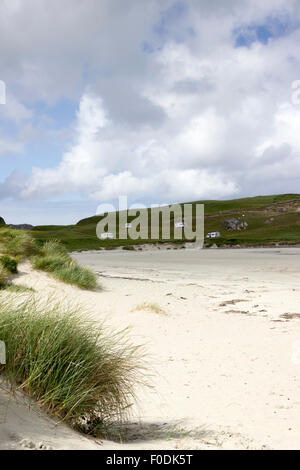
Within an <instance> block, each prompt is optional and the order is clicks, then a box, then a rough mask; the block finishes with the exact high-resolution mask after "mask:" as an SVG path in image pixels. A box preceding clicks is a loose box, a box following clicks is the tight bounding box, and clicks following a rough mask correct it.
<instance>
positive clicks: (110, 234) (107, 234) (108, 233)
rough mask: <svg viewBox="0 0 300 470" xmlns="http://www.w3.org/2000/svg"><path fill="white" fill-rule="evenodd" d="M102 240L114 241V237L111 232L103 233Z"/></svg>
mask: <svg viewBox="0 0 300 470" xmlns="http://www.w3.org/2000/svg"><path fill="white" fill-rule="evenodd" d="M100 238H101V240H107V239H113V238H114V236H113V234H112V233H110V232H103V233H101V235H100Z"/></svg>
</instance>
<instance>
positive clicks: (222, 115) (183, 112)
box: [0, 0, 300, 225]
mask: <svg viewBox="0 0 300 470" xmlns="http://www.w3.org/2000/svg"><path fill="white" fill-rule="evenodd" d="M299 45H300V2H299V0H264V1H263V2H262V1H261V0H226V2H225V1H224V0H179V1H174V0H51V2H50V1H49V0H26V1H24V0H0V103H1V104H0V216H2V217H4V219H5V220H6V222H7V223H31V224H34V225H37V224H69V223H76V222H77V221H78V220H79V219H80V218H83V217H88V216H91V215H93V214H95V213H97V208H98V206H99V205H101V204H104V203H110V204H113V205H114V206H115V207H116V209H118V202H117V201H118V198H119V196H127V197H128V202H129V204H145V205H148V206H149V205H150V204H167V203H176V202H187V201H195V200H202V199H233V198H238V197H246V196H253V195H260V194H279V193H299V192H300V47H299ZM4 84H5V104H2V102H3V101H4V100H3V99H2V101H1V96H2V98H3V93H4Z"/></svg>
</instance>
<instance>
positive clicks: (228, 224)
mask: <svg viewBox="0 0 300 470" xmlns="http://www.w3.org/2000/svg"><path fill="white" fill-rule="evenodd" d="M222 225H223V227H224V228H225V230H228V231H233V230H245V229H246V228H247V227H248V223H247V222H246V221H245V220H240V219H235V218H234V217H233V218H232V219H228V220H224V222H223V224H222Z"/></svg>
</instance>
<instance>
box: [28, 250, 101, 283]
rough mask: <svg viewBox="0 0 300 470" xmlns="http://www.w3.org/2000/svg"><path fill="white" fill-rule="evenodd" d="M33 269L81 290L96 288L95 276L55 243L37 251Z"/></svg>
mask: <svg viewBox="0 0 300 470" xmlns="http://www.w3.org/2000/svg"><path fill="white" fill-rule="evenodd" d="M33 267H34V268H35V269H40V270H43V271H47V272H49V273H51V274H52V275H53V276H54V277H56V278H57V279H59V280H61V281H63V282H67V283H69V284H74V285H76V286H78V287H80V288H82V289H95V288H96V287H97V278H96V275H95V274H94V273H93V272H92V271H91V270H90V269H88V268H85V267H83V266H80V265H79V264H78V263H77V262H76V261H74V260H73V259H72V258H70V256H69V255H68V253H67V251H66V249H65V248H64V246H63V245H61V244H60V243H59V242H56V241H48V242H46V243H45V244H44V245H43V246H42V247H41V248H40V249H39V253H38V255H36V256H35V257H34V258H33Z"/></svg>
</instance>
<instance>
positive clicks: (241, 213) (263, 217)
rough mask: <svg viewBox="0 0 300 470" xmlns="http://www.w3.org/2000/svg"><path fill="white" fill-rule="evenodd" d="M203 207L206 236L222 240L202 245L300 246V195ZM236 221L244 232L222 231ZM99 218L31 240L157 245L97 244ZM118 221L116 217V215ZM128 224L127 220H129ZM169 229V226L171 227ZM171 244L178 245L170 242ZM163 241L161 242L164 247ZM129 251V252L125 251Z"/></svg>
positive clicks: (44, 231)
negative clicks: (228, 222)
mask: <svg viewBox="0 0 300 470" xmlns="http://www.w3.org/2000/svg"><path fill="white" fill-rule="evenodd" d="M199 202H201V203H203V204H204V205H205V233H207V232H211V231H219V232H220V233H221V237H220V238H218V239H213V240H206V241H205V245H206V246H210V245H211V244H213V243H216V244H217V245H219V246H222V245H238V244H239V245H242V246H255V245H256V246H257V245H275V244H276V243H279V244H290V245H293V244H299V245H300V194H282V195H273V196H256V197H249V198H242V199H232V200H225V201H213V200H208V201H196V202H194V203H193V204H196V203H199ZM231 218H236V219H239V220H245V221H246V222H247V223H248V227H247V229H246V230H234V231H227V230H225V228H224V226H223V223H224V221H225V220H227V219H231ZM100 220H101V216H93V217H89V218H86V219H83V220H80V221H79V222H78V223H77V224H76V225H68V226H59V225H49V226H39V227H35V228H34V230H32V234H33V235H34V237H35V238H36V239H37V240H39V241H40V242H41V243H43V242H44V241H45V240H49V239H56V240H60V241H61V242H62V243H63V244H64V245H65V246H66V247H67V249H68V250H70V251H71V250H90V249H100V248H105V249H113V248H115V247H117V246H125V247H126V248H127V249H129V248H130V246H131V245H138V244H143V243H153V242H155V243H157V240H155V241H153V240H151V239H147V240H136V241H133V240H125V241H124V240H99V239H98V238H97V236H96V225H97V223H98V222H99V221H100ZM117 220H118V214H117ZM129 221H130V219H129ZM171 225H172V224H171ZM170 241H172V242H174V243H177V244H178V243H179V244H181V243H180V242H178V241H176V240H173V239H172V237H171V240H170ZM163 242H165V241H160V243H163ZM128 247H129V248H128Z"/></svg>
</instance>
